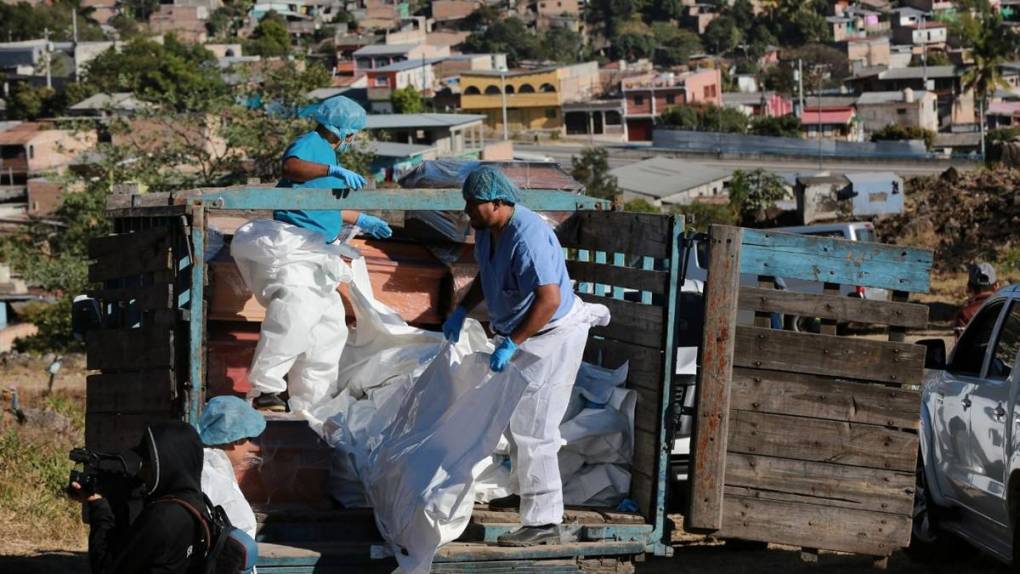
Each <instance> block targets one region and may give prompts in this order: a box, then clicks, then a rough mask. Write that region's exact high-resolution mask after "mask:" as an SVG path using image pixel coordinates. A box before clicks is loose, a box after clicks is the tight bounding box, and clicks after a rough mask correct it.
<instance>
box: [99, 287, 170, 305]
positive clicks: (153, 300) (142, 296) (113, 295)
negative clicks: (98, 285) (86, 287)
mask: <svg viewBox="0 0 1020 574" xmlns="http://www.w3.org/2000/svg"><path fill="white" fill-rule="evenodd" d="M173 292H174V289H173V285H171V284H169V283H165V282H160V283H158V284H155V285H149V286H146V287H124V288H121V289H96V290H93V291H89V297H92V298H94V299H98V300H100V301H106V302H114V301H123V302H125V303H126V302H129V301H130V302H133V305H134V306H135V307H136V308H137V309H138V310H140V311H150V310H159V309H170V308H172V307H173V303H174V301H173Z"/></svg>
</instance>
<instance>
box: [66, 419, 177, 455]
mask: <svg viewBox="0 0 1020 574" xmlns="http://www.w3.org/2000/svg"><path fill="white" fill-rule="evenodd" d="M171 420H180V417H176V416H174V415H173V414H172V413H171V412H169V411H157V412H151V413H132V414H121V413H94V412H86V413H85V446H86V447H88V448H91V449H96V450H105V451H115V450H124V449H128V448H131V447H134V446H136V445H137V444H138V443H139V442H140V441H141V439H142V432H144V431H145V427H147V426H148V425H150V424H153V423H157V422H162V421H171Z"/></svg>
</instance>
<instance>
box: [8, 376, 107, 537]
mask: <svg viewBox="0 0 1020 574" xmlns="http://www.w3.org/2000/svg"><path fill="white" fill-rule="evenodd" d="M22 361H23V362H24V360H22ZM44 365H45V363H44V361H42V359H41V358H37V359H33V360H28V361H27V362H26V364H23V365H17V366H13V368H5V369H4V376H3V380H2V387H3V389H4V390H5V391H6V390H9V389H11V388H18V390H19V393H18V394H19V399H20V403H21V405H20V406H21V408H22V409H23V410H25V411H26V412H29V413H30V412H32V411H35V412H39V411H45V410H50V411H54V412H57V413H59V414H60V415H62V416H63V417H64V418H66V419H67V420H70V421H71V424H70V426H69V427H64V428H60V429H57V430H55V429H54V428H52V427H48V426H46V425H43V424H39V423H34V422H32V420H31V418H32V417H29V422H26V423H25V424H21V423H19V422H18V421H17V419H16V417H15V416H14V415H13V414H12V412H11V409H10V408H9V407H10V395H9V393H7V394H5V398H4V401H3V412H2V413H0V461H2V463H0V555H8V556H9V555H20V554H27V553H33V552H37V551H40V550H80V549H84V548H85V545H86V533H87V531H86V527H85V525H84V524H82V522H81V507H80V505H78V504H77V503H74V502H71V501H70V500H68V499H67V497H66V496H64V494H63V489H64V487H65V486H66V484H67V477H68V473H69V471H70V470H71V461H70V460H68V458H67V454H68V451H69V450H70V449H71V448H72V447H74V446H81V445H83V444H84V427H85V394H84V385H83V384H80V383H79V381H83V378H79V377H78V376H77V375H76V374H73V373H71V372H70V371H69V372H68V375H70V376H65V377H61V378H58V384H57V385H56V387H55V389H54V393H53V395H51V396H44V395H43V388H44V387H45V381H46V379H47V378H48V377H46V375H45V372H44V370H43V367H44ZM8 367H11V365H8ZM79 374H81V375H83V373H79ZM39 379H41V380H42V381H43V384H42V385H39V384H38V380H39Z"/></svg>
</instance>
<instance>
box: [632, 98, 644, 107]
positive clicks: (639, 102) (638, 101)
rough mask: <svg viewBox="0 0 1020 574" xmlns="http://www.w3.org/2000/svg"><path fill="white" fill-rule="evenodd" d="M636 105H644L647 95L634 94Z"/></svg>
mask: <svg viewBox="0 0 1020 574" xmlns="http://www.w3.org/2000/svg"><path fill="white" fill-rule="evenodd" d="M634 105H635V106H643V105H645V97H644V96H634Z"/></svg>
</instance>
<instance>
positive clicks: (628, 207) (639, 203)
mask: <svg viewBox="0 0 1020 574" xmlns="http://www.w3.org/2000/svg"><path fill="white" fill-rule="evenodd" d="M623 210H624V211H629V212H632V213H662V209H660V208H658V207H656V206H654V205H652V204H651V203H649V202H648V201H646V200H644V199H641V198H640V197H638V198H635V199H632V200H630V201H628V202H627V203H624V204H623Z"/></svg>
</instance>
